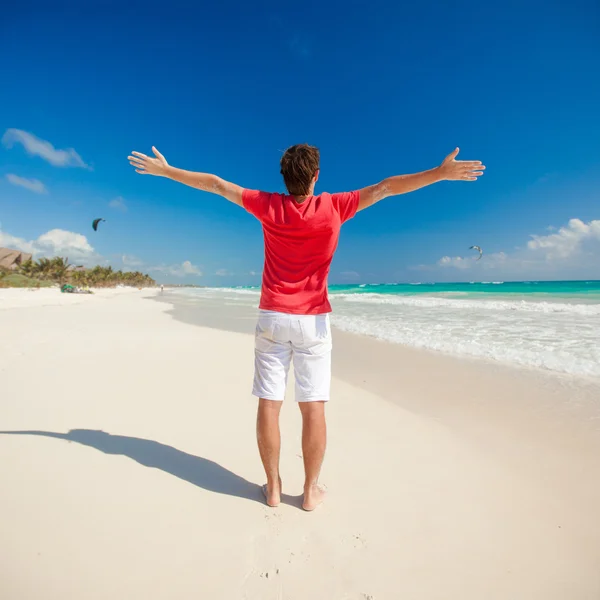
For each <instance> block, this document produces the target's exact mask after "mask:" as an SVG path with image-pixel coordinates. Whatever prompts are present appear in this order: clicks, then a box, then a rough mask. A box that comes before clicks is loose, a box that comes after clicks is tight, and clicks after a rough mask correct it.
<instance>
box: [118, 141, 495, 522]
mask: <svg viewBox="0 0 600 600" xmlns="http://www.w3.org/2000/svg"><path fill="white" fill-rule="evenodd" d="M152 151H153V153H154V155H155V156H154V157H149V156H146V155H145V154H141V153H140V152H133V153H132V156H129V162H130V163H131V164H132V165H133V166H134V167H135V169H136V172H137V173H140V174H142V175H158V176H161V177H167V178H169V179H173V180H174V181H178V182H180V183H183V184H185V185H189V186H191V187H194V188H197V189H200V190H203V191H205V192H211V193H213V194H218V195H220V196H223V197H224V198H226V199H227V200H229V201H230V202H233V203H235V204H238V205H239V206H241V207H243V208H245V209H246V210H247V211H248V212H249V213H251V214H253V215H254V216H255V217H256V218H257V219H258V220H259V221H260V222H261V224H262V228H263V233H264V244H265V264H264V269H263V279H262V292H261V299H260V305H259V315H258V324H257V326H256V338H255V370H254V386H253V395H255V396H257V397H258V398H259V401H258V416H257V425H256V430H257V439H258V449H259V452H260V457H261V460H262V463H263V466H264V469H265V473H266V476H267V483H266V485H265V486H264V487H263V491H264V494H265V499H266V502H267V504H268V505H269V506H277V505H278V504H279V502H280V499H281V478H280V476H279V451H280V443H281V440H280V434H279V412H280V410H281V402H282V400H283V398H284V395H285V389H286V382H287V375H288V370H289V367H290V364H292V363H293V365H294V374H295V378H296V390H295V396H296V401H297V402H298V403H299V404H298V405H299V407H300V412H301V413H302V455H303V458H304V471H305V480H304V497H303V503H302V507H303V508H304V509H305V510H308V511H310V510H313V509H314V508H315V507H316V506H318V505H319V504H320V503H321V502H322V501H323V498H324V495H325V490H324V488H323V487H322V486H320V485H319V484H318V479H319V473H320V471H321V466H322V464H323V458H324V456H325V446H326V439H327V430H326V424H325V403H326V402H327V401H328V400H329V389H330V384H331V328H330V323H329V313H330V312H331V305H330V304H329V300H328V297H327V275H328V273H329V266H330V264H331V260H332V258H333V255H334V253H335V250H336V248H337V244H338V238H339V233H340V227H341V225H342V224H343V223H344V222H346V221H347V220H348V219H351V218H352V217H353V216H354V215H355V214H356V213H357V212H358V211H361V210H364V209H365V208H369V207H370V206H373V205H374V204H375V203H377V202H379V201H380V200H383V199H384V198H387V197H389V196H397V195H399V194H405V193H407V192H412V191H414V190H418V189H419V188H422V187H425V186H427V185H431V184H432V183H437V182H439V181H448V180H452V181H476V180H477V178H478V177H479V176H480V175H483V170H484V169H485V167H484V166H483V165H482V164H481V162H479V161H457V160H456V156H457V154H458V148H456V149H455V150H454V151H453V152H451V153H450V154H449V155H448V156H447V157H446V158H445V159H444V161H443V162H442V164H441V165H440V166H438V167H435V168H433V169H430V170H428V171H422V172H420V173H414V174H412V175H398V176H395V177H389V178H387V179H384V180H383V181H381V182H380V183H377V184H375V185H371V186H369V187H365V188H363V189H361V190H357V191H353V192H343V193H339V194H328V193H325V192H324V193H322V194H318V195H314V189H315V185H316V183H317V181H318V179H319V160H320V155H319V150H318V149H317V148H315V147H314V146H309V145H307V144H298V145H296V146H292V147H291V148H288V149H287V150H286V151H285V152H284V154H283V156H282V157H281V174H282V175H283V181H284V183H285V186H286V188H287V191H288V194H275V193H269V192H260V191H256V190H248V189H244V188H242V187H240V186H239V185H236V184H235V183H230V182H229V181H225V180H224V179H221V178H220V177H217V176H216V175H211V174H208V173H195V172H192V171H184V170H182V169H177V168H175V167H172V166H170V165H169V164H168V163H167V161H166V160H165V157H164V156H163V155H162V154H161V153H160V152H159V151H158V150H157V149H156V148H154V147H152Z"/></svg>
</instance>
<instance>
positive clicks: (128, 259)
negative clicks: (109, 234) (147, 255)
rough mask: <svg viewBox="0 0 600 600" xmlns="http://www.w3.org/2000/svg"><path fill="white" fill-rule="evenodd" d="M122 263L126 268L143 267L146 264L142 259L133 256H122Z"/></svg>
mask: <svg viewBox="0 0 600 600" xmlns="http://www.w3.org/2000/svg"><path fill="white" fill-rule="evenodd" d="M121 262H122V263H123V265H124V266H126V267H141V266H142V265H143V264H144V261H143V260H142V259H140V258H138V257H137V256H133V255H132V254H123V256H121Z"/></svg>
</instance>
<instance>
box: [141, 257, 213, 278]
mask: <svg viewBox="0 0 600 600" xmlns="http://www.w3.org/2000/svg"><path fill="white" fill-rule="evenodd" d="M148 271H153V272H156V273H163V274H165V275H172V276H173V277H186V276H188V275H202V271H200V269H199V268H198V267H197V266H196V265H193V264H192V263H191V262H190V261H189V260H186V261H184V262H182V263H181V264H180V265H159V266H156V267H148Z"/></svg>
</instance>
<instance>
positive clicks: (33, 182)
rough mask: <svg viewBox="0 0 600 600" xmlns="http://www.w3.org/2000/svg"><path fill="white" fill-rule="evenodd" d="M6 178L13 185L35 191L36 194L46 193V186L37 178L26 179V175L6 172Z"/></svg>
mask: <svg viewBox="0 0 600 600" xmlns="http://www.w3.org/2000/svg"><path fill="white" fill-rule="evenodd" d="M6 179H8V181H9V182H10V183H12V184H13V185H18V186H20V187H24V188H25V189H26V190H29V191H30V192H35V193H36V194H47V193H48V190H47V189H46V186H45V185H44V184H43V183H42V182H41V181H40V180H39V179H27V178H26V177H19V176H18V175H14V174H13V173H8V174H7V175H6Z"/></svg>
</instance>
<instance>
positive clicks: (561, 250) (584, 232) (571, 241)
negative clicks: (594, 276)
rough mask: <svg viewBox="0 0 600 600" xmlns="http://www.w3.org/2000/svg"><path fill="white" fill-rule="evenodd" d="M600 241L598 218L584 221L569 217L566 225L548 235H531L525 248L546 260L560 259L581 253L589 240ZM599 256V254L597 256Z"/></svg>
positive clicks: (599, 221) (599, 222)
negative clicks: (587, 221)
mask: <svg viewBox="0 0 600 600" xmlns="http://www.w3.org/2000/svg"><path fill="white" fill-rule="evenodd" d="M593 240H595V241H600V220H596V221H590V222H589V223H584V222H583V221H582V220H581V219H571V220H570V221H569V223H568V225H567V226H566V227H561V228H560V229H559V230H558V232H557V233H551V234H549V235H532V236H531V240H529V242H528V243H527V248H528V249H529V250H531V251H534V252H535V253H536V254H537V255H538V256H539V255H540V254H542V255H543V256H544V258H545V259H546V260H561V259H565V258H570V257H573V256H576V255H579V254H581V253H582V252H583V251H584V246H585V245H586V243H587V242H589V241H593ZM598 258H600V256H599V257H598Z"/></svg>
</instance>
